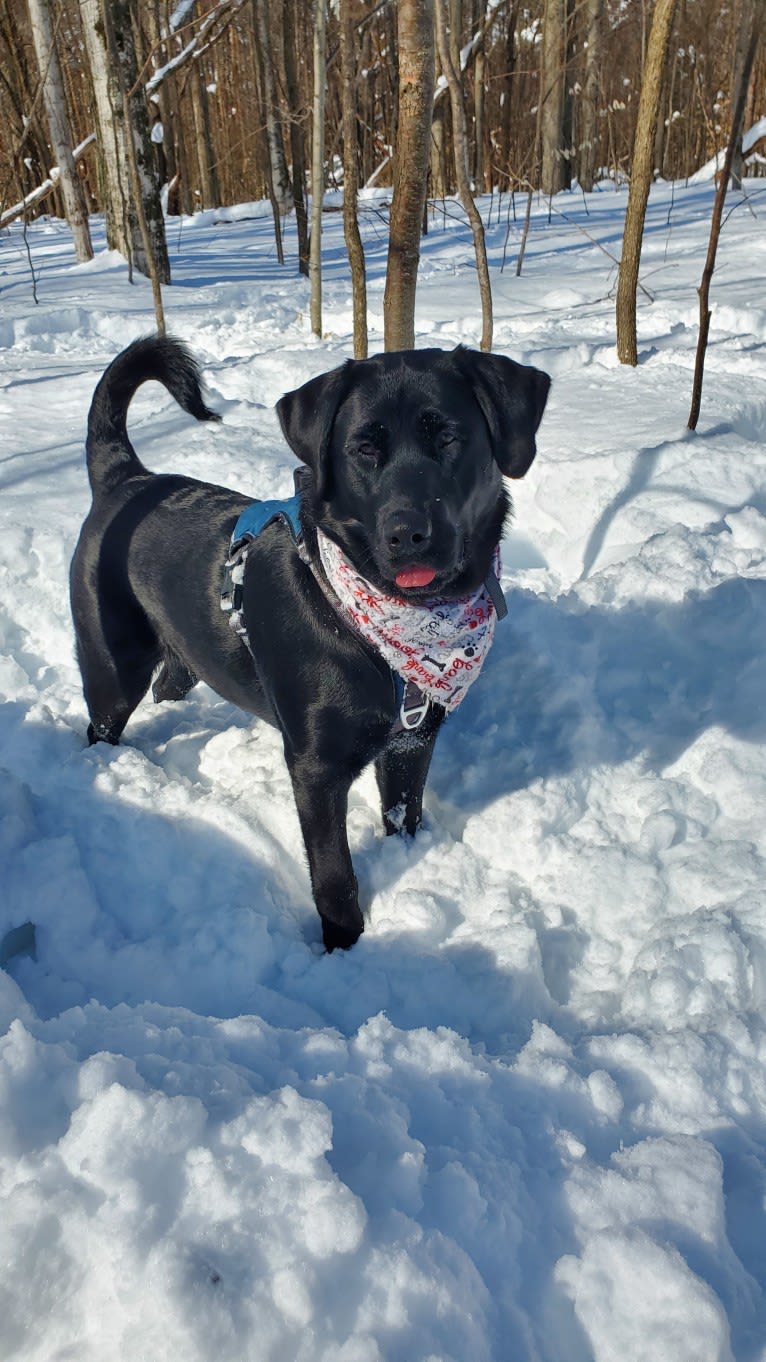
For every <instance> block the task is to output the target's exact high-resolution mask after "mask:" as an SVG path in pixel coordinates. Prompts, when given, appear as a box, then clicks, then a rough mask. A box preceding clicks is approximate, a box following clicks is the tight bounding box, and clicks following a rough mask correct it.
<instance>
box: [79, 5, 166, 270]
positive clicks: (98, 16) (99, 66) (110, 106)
mask: <svg viewBox="0 0 766 1362" xmlns="http://www.w3.org/2000/svg"><path fill="white" fill-rule="evenodd" d="M80 13H81V16H82V26H83V34H84V37H85V46H86V50H87V54H88V64H89V66H90V71H91V78H92V83H93V95H94V104H95V113H96V124H97V136H98V149H99V175H100V188H101V196H102V199H103V202H104V205H105V209H106V230H107V242H108V244H109V246H110V247H111V248H112V249H113V250H117V251H119V252H120V254H121V255H124V256H125V258H126V259H127V260H128V261H129V262H130V264H131V266H132V267H133V266H134V267H135V268H136V269H137V270H139V271H140V272H141V273H142V274H145V275H147V276H151V269H152V261H151V260H150V258H149V256H148V255H147V251H146V246H145V242H144V234H142V231H141V222H140V218H139V213H138V211H137V207H136V204H135V202H134V201H133V193H132V189H131V168H130V155H129V148H128V145H127V137H128V135H129V132H130V131H131V129H132V134H133V150H134V154H135V160H136V165H137V171H138V180H139V185H140V191H141V192H140V200H141V207H142V209H143V212H144V215H145V217H146V224H147V229H148V240H149V242H150V245H151V254H152V256H153V258H154V263H155V265H156V269H157V273H158V276H159V279H160V281H161V282H162V283H163V284H167V283H169V282H170V265H169V262H168V254H167V245H166V242H165V224H164V221H163V217H162V205H161V203H160V191H159V183H158V179H157V172H156V170H155V166H154V157H153V154H152V151H153V149H152V143H151V138H150V136H149V117H148V114H147V111H146V106H145V104H144V98H143V93H141V92H139V93H137V94H134V95H130V94H129V93H128V92H129V91H130V90H131V89H132V88H133V86H134V84H135V82H136V76H137V63H136V53H135V47H134V44H133V31H132V26H131V16H130V7H129V4H128V3H127V0H80ZM128 105H129V114H128V116H127V117H126V107H127V106H128Z"/></svg>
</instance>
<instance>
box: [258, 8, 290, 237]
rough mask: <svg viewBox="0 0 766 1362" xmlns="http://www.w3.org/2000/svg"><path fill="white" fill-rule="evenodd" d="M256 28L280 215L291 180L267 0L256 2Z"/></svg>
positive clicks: (286, 198) (270, 164) (285, 205)
mask: <svg viewBox="0 0 766 1362" xmlns="http://www.w3.org/2000/svg"><path fill="white" fill-rule="evenodd" d="M255 27H256V34H257V38H258V68H259V71H260V77H261V85H262V93H263V101H262V102H263V108H264V121H265V123H266V142H267V145H268V149H269V166H270V169H271V184H272V187H273V194H274V198H275V199H276V203H277V208H278V210H279V212H280V213H285V212H286V211H287V205H288V202H289V200H290V177H289V175H288V173H287V161H286V160H285V147H284V143H283V141H282V125H281V121H280V117H279V103H278V100H277V79H276V75H275V73H274V58H273V55H272V51H271V40H270V37H269V25H268V6H267V5H266V4H265V3H264V0H255Z"/></svg>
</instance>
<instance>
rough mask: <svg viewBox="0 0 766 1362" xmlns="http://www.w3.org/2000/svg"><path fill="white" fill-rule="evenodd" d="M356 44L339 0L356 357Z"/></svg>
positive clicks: (344, 0) (346, 228)
mask: <svg viewBox="0 0 766 1362" xmlns="http://www.w3.org/2000/svg"><path fill="white" fill-rule="evenodd" d="M355 52H356V47H355V43H354V18H353V13H352V9H351V0H340V61H341V101H342V110H343V234H344V237H345V241H346V252H347V254H348V260H349V264H350V266H351V293H352V299H353V312H354V358H355V359H366V358H367V278H366V272H365V265H364V247H363V246H362V238H361V235H360V232H359V218H358V215H357V195H358V191H359V148H358V138H357V131H356V98H355V95H356V60H355Z"/></svg>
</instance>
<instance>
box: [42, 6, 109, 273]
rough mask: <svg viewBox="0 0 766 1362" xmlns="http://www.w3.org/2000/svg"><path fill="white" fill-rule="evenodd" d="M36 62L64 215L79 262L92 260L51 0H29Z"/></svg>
mask: <svg viewBox="0 0 766 1362" xmlns="http://www.w3.org/2000/svg"><path fill="white" fill-rule="evenodd" d="M27 6H28V8H29V21H30V24H31V28H32V41H33V43H34V48H35V53H36V55H37V63H38V66H39V67H40V79H41V81H42V93H43V103H44V105H45V113H46V117H47V119H48V129H49V131H50V135H51V147H52V149H53V155H54V156H55V158H56V163H57V165H58V169H59V182H60V185H61V194H62V197H63V200H64V212H65V213H66V219H67V222H68V223H69V227H70V230H71V232H72V237H73V240H74V248H75V254H76V256H77V259H78V260H80V261H83V260H92V259H93V247H92V245H91V240H90V228H89V226H88V209H87V206H86V203H85V194H84V192H83V187H82V180H81V179H80V176H79V175H78V173H77V167H76V166H75V161H74V156H73V155H72V141H73V139H72V134H71V132H70V128H69V115H68V112H67V105H66V95H65V93H64V80H63V77H62V74H61V65H60V63H59V58H58V52H57V50H56V42H55V35H54V29H53V24H52V23H51V13H50V5H49V0H27Z"/></svg>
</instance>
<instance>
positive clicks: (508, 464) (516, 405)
mask: <svg viewBox="0 0 766 1362" xmlns="http://www.w3.org/2000/svg"><path fill="white" fill-rule="evenodd" d="M453 358H454V359H455V362H456V364H457V366H458V368H459V369H460V372H461V373H462V374H463V376H464V377H465V378H466V379H467V380H468V382H469V383H470V385H471V387H472V388H473V391H474V395H475V397H476V401H477V402H478V404H479V406H480V407H481V410H482V412H483V415H484V419H485V421H486V422H487V425H488V426H489V432H490V435H491V437H492V444H493V453H494V456H495V459H496V461H497V463H498V465H499V467H500V471H501V473H504V474H505V476H506V477H507V478H523V476H524V474H525V473H526V471H527V469H528V468H529V466H530V464H531V463H532V460H533V459H534V457H535V432H536V430H537V427H538V426H539V424H540V422H541V420H542V416H543V412H544V411H545V403H546V402H547V400H548V390H549V388H550V386H551V380H550V378H549V377H548V375H547V374H544V373H543V372H542V370H541V369H532V368H530V367H529V366H527V365H526V364H516V363H515V361H514V360H512V359H506V357H505V355H488V354H484V353H483V352H481V351H478V350H465V349H464V348H463V346H462V345H459V346H458V347H457V349H456V350H455V351H454V352H453Z"/></svg>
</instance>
